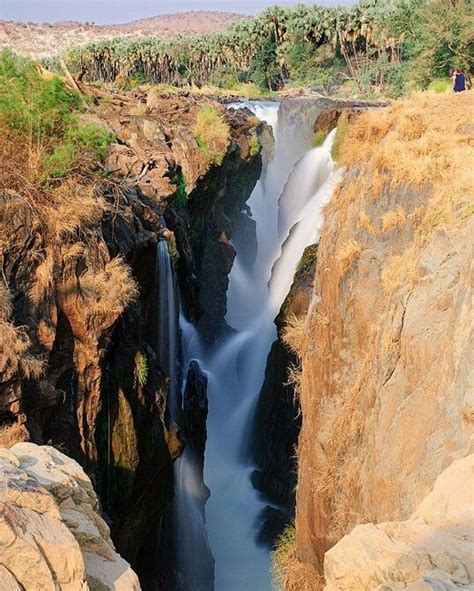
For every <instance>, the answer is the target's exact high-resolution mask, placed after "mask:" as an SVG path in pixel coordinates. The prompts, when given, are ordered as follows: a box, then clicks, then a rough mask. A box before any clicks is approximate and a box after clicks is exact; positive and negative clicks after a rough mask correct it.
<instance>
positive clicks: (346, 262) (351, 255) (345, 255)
mask: <svg viewBox="0 0 474 591" xmlns="http://www.w3.org/2000/svg"><path fill="white" fill-rule="evenodd" d="M361 252H362V246H361V244H360V243H359V242H357V240H348V241H347V242H345V243H344V244H342V245H341V246H340V248H339V250H338V252H337V254H336V258H337V260H338V262H339V265H340V271H341V275H345V274H346V273H348V272H349V271H350V270H351V268H352V265H353V264H354V261H356V260H357V259H358V258H359V256H360V254H361Z"/></svg>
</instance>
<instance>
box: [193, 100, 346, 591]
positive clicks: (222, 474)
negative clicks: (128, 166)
mask: <svg viewBox="0 0 474 591" xmlns="http://www.w3.org/2000/svg"><path fill="white" fill-rule="evenodd" d="M233 106H234V107H235V106H236V105H233ZM239 106H245V107H247V108H249V109H250V110H251V111H253V112H254V113H255V115H256V116H257V117H259V118H260V119H262V120H264V121H266V122H267V123H268V124H269V125H271V126H272V128H273V133H274V136H275V141H276V146H275V155H274V158H273V159H272V160H271V162H270V163H269V164H268V165H267V166H266V169H265V170H263V171H262V176H261V179H260V180H259V181H258V183H257V185H256V187H255V189H254V191H253V193H252V195H251V197H250V199H249V201H248V205H249V206H250V209H251V217H252V219H253V220H254V221H255V222H256V233H257V243H258V250H257V257H256V260H255V262H254V264H252V265H251V266H249V265H248V264H247V265H246V264H245V263H244V260H246V259H247V257H242V256H239V248H238V247H237V246H236V250H237V256H236V260H235V262H234V266H233V269H232V271H231V274H230V283H229V289H228V297H227V302H228V312H227V316H226V320H227V322H228V323H229V325H230V326H232V327H233V328H235V329H236V332H235V333H234V334H233V335H232V336H231V337H229V338H228V340H227V341H225V342H224V343H223V344H221V345H220V346H219V348H218V349H217V350H216V351H214V352H212V354H211V355H210V356H209V357H207V358H206V357H205V356H204V357H203V356H202V355H201V359H203V360H204V363H205V366H206V369H207V370H208V377H209V383H208V395H209V417H208V439H207V445H206V461H205V481H206V484H207V485H208V486H209V488H210V490H211V497H210V499H209V501H208V503H207V505H206V521H207V531H208V535H209V540H210V543H211V549H212V553H213V555H214V558H215V562H216V564H215V589H216V591H250V590H252V591H253V590H255V591H266V590H268V589H271V576H270V555H269V552H268V550H267V549H266V548H265V547H262V546H259V545H258V544H257V543H256V541H255V540H256V535H257V528H258V517H259V514H260V512H261V511H262V509H263V508H264V507H265V505H266V504H267V503H266V502H264V501H263V500H262V499H261V498H260V497H259V495H258V493H257V492H256V491H255V490H254V489H253V487H252V484H251V482H250V475H251V472H252V469H253V467H252V465H251V464H250V462H249V460H248V459H246V457H245V456H244V454H243V453H242V450H243V449H244V448H245V446H246V445H247V444H248V441H246V439H248V437H249V434H250V425H251V422H252V418H253V413H254V408H255V405H256V402H257V397H258V394H259V392H260V389H261V386H262V382H263V378H264V372H265V365H266V359H267V355H268V352H269V350H270V347H271V344H272V342H273V340H274V339H275V338H276V328H275V324H274V322H273V321H274V318H275V316H276V315H277V314H278V311H279V309H280V307H281V305H282V303H283V301H284V298H285V297H286V295H287V294H288V292H289V290H290V287H291V284H292V281H293V276H294V274H295V271H296V268H297V265H298V263H299V261H300V259H301V256H302V254H303V251H304V249H305V248H306V247H307V246H309V245H310V244H313V243H315V242H316V241H317V239H318V234H319V230H320V226H321V219H322V206H323V205H324V204H325V203H326V202H327V201H328V199H329V197H330V195H331V192H332V190H333V187H334V184H335V182H336V181H337V179H338V177H339V173H338V172H335V171H334V170H333V168H334V167H333V162H332V159H331V153H330V152H331V145H332V141H333V134H330V136H328V138H327V139H326V141H325V143H324V145H323V146H321V147H319V148H314V149H310V145H308V139H307V136H306V139H305V140H304V141H303V140H302V139H301V135H300V134H299V133H298V130H294V129H291V130H290V128H289V126H287V127H285V121H282V120H281V118H280V117H279V105H278V104H277V103H262V102H255V103H252V102H247V103H242V104H241V105H239ZM233 243H235V244H237V243H238V240H237V239H236V240H235V242H234V241H233Z"/></svg>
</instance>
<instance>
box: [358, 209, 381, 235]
mask: <svg viewBox="0 0 474 591" xmlns="http://www.w3.org/2000/svg"><path fill="white" fill-rule="evenodd" d="M359 226H360V227H361V228H362V229H364V230H365V231H366V232H368V233H369V234H370V235H371V236H375V235H377V234H378V230H377V228H376V226H374V224H373V223H372V222H371V221H370V218H369V216H368V215H367V214H366V213H365V211H361V212H360V213H359Z"/></svg>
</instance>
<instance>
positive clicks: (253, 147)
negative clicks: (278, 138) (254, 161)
mask: <svg viewBox="0 0 474 591" xmlns="http://www.w3.org/2000/svg"><path fill="white" fill-rule="evenodd" d="M249 146H250V156H252V158H254V157H255V156H258V155H259V154H260V152H261V150H262V146H261V145H260V142H259V141H258V137H257V136H256V135H252V136H251V138H250V139H249Z"/></svg>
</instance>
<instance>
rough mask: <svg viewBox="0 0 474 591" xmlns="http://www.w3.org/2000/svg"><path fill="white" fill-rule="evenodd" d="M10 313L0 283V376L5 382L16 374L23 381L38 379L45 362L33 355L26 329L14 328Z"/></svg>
mask: <svg viewBox="0 0 474 591" xmlns="http://www.w3.org/2000/svg"><path fill="white" fill-rule="evenodd" d="M11 313H12V305H11V299H10V293H9V291H8V288H7V287H6V285H5V284H4V283H3V282H0V375H1V376H3V377H4V378H5V379H7V380H8V379H10V378H11V376H13V375H14V374H15V373H17V372H19V373H20V374H21V376H22V377H23V378H25V379H31V378H39V377H40V376H41V374H42V373H43V371H44V367H45V361H44V359H43V358H42V357H39V356H36V355H34V354H33V352H32V345H31V341H30V338H29V336H28V333H27V331H26V328H25V327H21V326H20V327H18V326H14V325H13V323H12V322H11V321H10V316H11Z"/></svg>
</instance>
